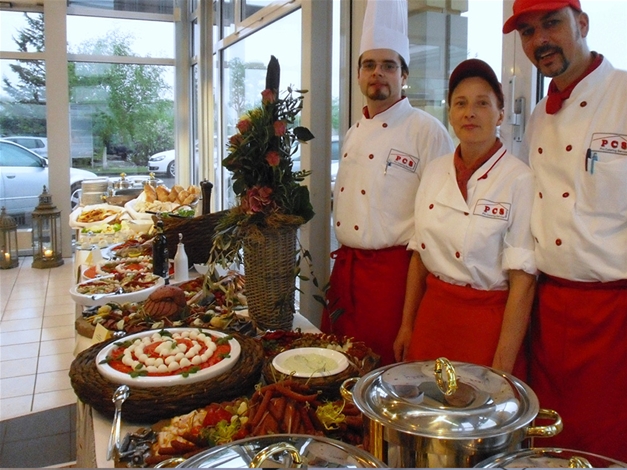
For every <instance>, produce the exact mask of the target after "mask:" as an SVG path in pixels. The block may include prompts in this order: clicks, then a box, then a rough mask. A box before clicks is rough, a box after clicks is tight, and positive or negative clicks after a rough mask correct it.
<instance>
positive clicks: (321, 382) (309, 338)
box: [262, 332, 380, 400]
mask: <svg viewBox="0 0 627 470" xmlns="http://www.w3.org/2000/svg"><path fill="white" fill-rule="evenodd" d="M287 334H288V335H290V336H292V340H291V341H288V342H287V343H286V344H284V345H283V346H282V347H280V348H278V349H274V350H272V351H270V350H265V351H264V353H265V356H266V357H265V360H264V364H263V369H262V374H263V378H264V380H265V381H266V383H275V382H280V381H282V380H286V379H288V378H291V380H294V381H296V382H300V383H302V384H306V385H308V386H310V387H311V388H313V389H315V390H320V391H321V392H322V397H321V398H323V399H328V400H337V399H339V398H341V396H340V385H342V382H344V381H345V380H346V379H349V378H351V377H361V376H363V375H365V374H367V373H368V372H370V371H371V370H374V369H375V368H376V367H377V366H378V364H379V360H380V357H379V356H378V355H377V354H375V353H374V352H373V351H372V349H370V348H366V349H365V351H364V354H363V357H361V358H357V357H355V356H352V355H351V354H346V353H344V354H345V355H346V357H347V359H348V367H347V368H346V369H344V370H343V371H342V372H340V373H339V374H336V375H332V376H328V377H311V378H305V377H289V376H288V375H286V374H283V373H281V372H279V371H278V370H276V369H275V368H274V366H273V365H272V360H273V359H274V357H275V356H276V355H277V354H278V353H279V352H281V351H285V350H288V349H293V348H298V347H310V346H313V347H325V340H326V339H328V338H330V336H327V335H324V334H320V335H316V334H310V333H298V332H289V333H287ZM263 338H264V337H262V339H263ZM336 339H338V340H339V341H340V343H342V344H343V343H344V342H345V341H346V339H347V338H344V337H341V338H336ZM303 340H304V341H306V344H303V343H302V341H303ZM318 341H319V342H318ZM262 344H263V341H262Z"/></svg>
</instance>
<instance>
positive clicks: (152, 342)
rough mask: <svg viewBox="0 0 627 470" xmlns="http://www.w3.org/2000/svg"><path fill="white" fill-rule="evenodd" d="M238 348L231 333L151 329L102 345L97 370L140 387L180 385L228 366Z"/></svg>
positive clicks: (211, 374) (225, 369) (202, 330)
mask: <svg viewBox="0 0 627 470" xmlns="http://www.w3.org/2000/svg"><path fill="white" fill-rule="evenodd" d="M240 352H241V347H240V344H239V342H238V341H237V340H236V339H235V338H233V336H231V335H227V334H225V333H222V332H219V331H214V330H205V329H199V328H168V329H163V330H160V331H156V330H150V331H143V332H140V333H136V334H133V335H130V336H127V337H126V338H125V339H124V340H122V341H116V342H114V343H110V344H108V345H107V346H105V347H104V348H103V349H102V350H101V351H100V352H99V353H98V355H97V356H96V365H97V368H98V371H99V372H100V373H101V374H102V375H103V376H104V377H105V378H107V379H109V380H111V381H112V382H116V383H120V384H126V385H134V386H140V387H158V386H163V385H182V384H187V383H193V382H198V381H201V380H206V379H209V378H212V377H215V376H217V375H220V374H222V373H224V372H226V371H228V370H229V369H231V368H232V367H233V366H234V365H235V363H236V362H237V360H238V359H239V355H240Z"/></svg>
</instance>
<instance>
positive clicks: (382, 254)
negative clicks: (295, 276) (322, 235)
mask: <svg viewBox="0 0 627 470" xmlns="http://www.w3.org/2000/svg"><path fill="white" fill-rule="evenodd" d="M331 257H333V258H335V264H334V266H333V272H332V273H331V279H330V283H329V290H328V291H327V303H328V305H329V307H328V310H327V309H325V311H324V312H323V315H322V325H321V327H320V328H321V330H322V331H324V332H325V333H334V334H336V335H340V336H349V337H353V338H355V339H356V340H357V341H363V342H364V343H365V344H366V346H368V347H369V348H371V349H372V350H373V351H374V352H375V353H377V354H379V355H380V356H381V363H380V365H382V366H383V365H388V364H392V363H393V362H395V361H394V350H393V344H394V339H396V335H397V334H398V329H399V327H400V325H401V318H402V315H403V302H404V301H405V286H406V283H407V270H408V268H409V260H410V258H411V251H407V248H406V247H404V246H397V247H391V248H384V249H382V250H361V249H357V248H348V247H345V246H342V247H340V248H339V249H338V250H336V251H334V252H333V253H331ZM338 309H343V310H344V311H343V313H342V314H341V315H340V316H339V318H338V319H337V320H335V321H334V322H331V319H330V317H329V314H330V313H332V312H334V311H336V310H338Z"/></svg>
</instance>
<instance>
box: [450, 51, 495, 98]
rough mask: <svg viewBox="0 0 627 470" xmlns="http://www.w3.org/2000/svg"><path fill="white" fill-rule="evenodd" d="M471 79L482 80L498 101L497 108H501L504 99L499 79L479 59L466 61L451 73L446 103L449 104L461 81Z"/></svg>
mask: <svg viewBox="0 0 627 470" xmlns="http://www.w3.org/2000/svg"><path fill="white" fill-rule="evenodd" d="M471 77H479V78H483V79H484V80H485V81H486V82H488V84H489V85H490V86H491V87H492V89H493V90H494V93H495V94H496V98H497V99H498V101H499V106H500V107H501V108H502V107H503V103H505V97H504V96H503V88H502V87H501V83H500V82H499V79H498V78H497V77H496V74H495V73H494V70H493V69H492V67H490V66H489V65H488V64H487V63H485V62H484V61H483V60H480V59H467V60H465V61H463V62H462V63H461V64H459V65H458V66H457V67H455V70H453V72H451V77H450V78H449V80H448V103H449V106H450V104H451V97H452V96H453V92H454V91H455V88H457V85H459V84H460V83H461V81H462V80H464V79H466V78H471Z"/></svg>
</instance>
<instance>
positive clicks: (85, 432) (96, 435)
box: [76, 313, 320, 468]
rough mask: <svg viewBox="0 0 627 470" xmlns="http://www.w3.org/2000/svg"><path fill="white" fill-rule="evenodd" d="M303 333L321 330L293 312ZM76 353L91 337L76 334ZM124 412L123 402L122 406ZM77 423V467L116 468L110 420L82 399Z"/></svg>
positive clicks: (131, 426)
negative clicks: (109, 447) (112, 458)
mask: <svg viewBox="0 0 627 470" xmlns="http://www.w3.org/2000/svg"><path fill="white" fill-rule="evenodd" d="M296 328H300V329H301V331H302V332H303V333H320V330H319V329H318V328H316V327H315V326H314V325H313V324H312V323H311V322H310V321H309V320H307V319H306V318H305V317H304V316H302V315H301V314H299V313H297V314H296V315H295V316H294V329H296ZM76 346H77V348H76V353H78V352H79V351H82V350H84V349H86V348H88V347H89V346H91V341H90V340H89V339H87V338H85V337H81V336H78V335H77V344H76ZM122 416H124V406H122ZM76 417H77V426H76V467H78V468H113V467H114V462H113V461H109V460H107V445H108V444H109V435H110V434H111V420H110V419H109V418H106V417H104V416H103V415H101V414H100V413H99V412H97V411H96V410H94V409H92V408H91V407H90V406H88V405H85V404H84V403H82V402H81V401H80V400H79V402H78V405H77V413H76ZM152 424H154V423H147V424H145V425H142V424H137V423H134V424H128V423H124V422H122V425H121V427H120V435H121V436H125V435H126V433H128V432H132V431H135V430H137V429H139V428H141V427H150V426H151V425H152Z"/></svg>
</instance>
